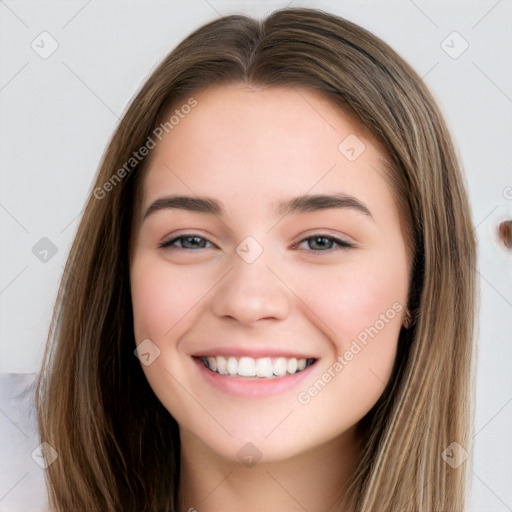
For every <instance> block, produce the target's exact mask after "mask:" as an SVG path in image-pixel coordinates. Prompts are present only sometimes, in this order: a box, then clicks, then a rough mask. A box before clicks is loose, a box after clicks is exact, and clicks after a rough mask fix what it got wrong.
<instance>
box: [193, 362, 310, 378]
mask: <svg viewBox="0 0 512 512" xmlns="http://www.w3.org/2000/svg"><path fill="white" fill-rule="evenodd" d="M198 359H199V360H200V361H201V362H202V363H203V365H204V366H205V367H206V368H207V369H208V370H210V371H212V372H215V373H217V374H219V375H224V376H230V377H249V378H261V379H275V378H277V377H284V376H285V375H287V374H289V375H293V374H295V373H299V372H301V371H302V370H304V369H306V368H307V367H308V366H311V365H312V364H313V363H314V362H315V359H297V358H295V357H262V358H258V359H254V358H252V357H224V356H213V357H199V358H198Z"/></svg>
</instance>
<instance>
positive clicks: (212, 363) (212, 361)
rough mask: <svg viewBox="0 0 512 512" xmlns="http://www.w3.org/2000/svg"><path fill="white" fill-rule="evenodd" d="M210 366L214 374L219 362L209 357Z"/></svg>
mask: <svg viewBox="0 0 512 512" xmlns="http://www.w3.org/2000/svg"><path fill="white" fill-rule="evenodd" d="M208 364H209V366H210V368H211V369H212V370H213V371H214V372H215V371H217V360H216V359H215V357H209V358H208Z"/></svg>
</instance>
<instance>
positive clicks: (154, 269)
mask: <svg viewBox="0 0 512 512" xmlns="http://www.w3.org/2000/svg"><path fill="white" fill-rule="evenodd" d="M170 270H171V267H170V265H169V264H168V263H167V264H166V262H165V260H163V259H161V260H158V259H156V258H151V257H147V256H144V255H141V256H138V257H136V258H135V259H134V261H133V264H132V268H131V272H130V282H131V294H132V304H133V316H134V333H135V339H136V340H137V341H139V340H141V339H144V338H150V339H151V340H153V341H155V343H157V344H159V341H163V340H164V339H166V338H167V337H168V336H170V331H171V330H173V329H177V331H176V332H178V331H180V330H182V329H183V327H182V326H181V323H183V325H185V323H186V322H184V320H185V319H186V316H187V313H188V312H189V311H190V310H191V309H192V308H193V306H194V304H196V303H197V302H198V300H200V297H201V296H202V295H203V294H204V290H203V288H204V286H200V284H199V283H200V280H199V279H197V276H196V277H195V278H194V279H192V276H190V275H189V274H188V273H187V271H186V270H183V271H181V269H180V270H178V271H176V269H174V271H172V272H171V271H170Z"/></svg>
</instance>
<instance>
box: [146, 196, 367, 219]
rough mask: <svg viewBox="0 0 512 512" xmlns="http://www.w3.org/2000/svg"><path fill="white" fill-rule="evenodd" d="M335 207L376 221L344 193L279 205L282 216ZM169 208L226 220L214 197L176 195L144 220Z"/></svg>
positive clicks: (162, 200) (160, 202) (152, 207)
mask: <svg viewBox="0 0 512 512" xmlns="http://www.w3.org/2000/svg"><path fill="white" fill-rule="evenodd" d="M332 208H342V209H350V210H354V211H356V212H359V213H362V214H364V215H365V216H367V217H368V218H370V219H371V220H372V221H373V220H374V219H373V216H372V214H371V212H370V210H369V209H368V207H367V206H366V205H365V204H364V203H362V202H361V201H359V199H357V198H355V197H354V196H350V195H347V194H343V193H336V194H314V195H303V196H298V197H293V198H291V199H287V200H285V201H279V202H278V203H277V204H276V208H275V211H276V213H277V214H278V215H281V216H285V215H292V214H300V213H308V212H315V211H320V210H329V209H332ZM168 209H178V210H187V211H191V212H199V213H206V214H210V215H215V216H217V217H224V216H225V213H226V209H225V207H224V205H223V204H222V202H220V201H218V200H217V199H213V198H211V197H200V196H182V195H173V196H167V197H161V198H160V199H156V200H155V201H154V202H153V203H151V205H150V206H149V208H148V209H147V210H146V213H144V216H143V217H142V220H143V221H144V220H145V219H146V218H147V217H148V216H149V215H151V214H153V213H155V212H157V211H161V210H168Z"/></svg>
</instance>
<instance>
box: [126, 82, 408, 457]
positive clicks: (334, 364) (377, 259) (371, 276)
mask: <svg viewBox="0 0 512 512" xmlns="http://www.w3.org/2000/svg"><path fill="white" fill-rule="evenodd" d="M194 98H195V100H196V101H197V104H196V105H195V106H194V107H193V108H180V105H178V106H176V109H178V110H179V115H178V113H176V116H177V117H176V119H179V120H178V122H176V119H174V121H173V122H172V125H171V124H169V125H168V126H167V131H168V133H165V131H163V134H164V136H163V137H162V140H161V141H158V140H157V139H156V138H155V140H156V141H157V145H156V147H155V148H154V149H152V150H151V151H152V154H151V162H150V165H149V167H148V168H147V174H146V175H145V177H144V181H143V197H144V198H143V203H142V209H141V211H140V212H139V220H138V222H137V223H136V224H135V227H134V236H133V240H132V254H131V270H130V274H131V276H130V277H131V293H132V302H133V313H134V332H135V340H136V343H137V345H139V348H138V351H139V358H140V359H141V364H142V368H143V370H144V373H145V375H146V377H147V379H148V381H149V384H150V385H151V387H152V389H153V391H154V392H155V394H156V395H157V397H158V398H159V400H160V401H161V402H162V404H163V405H164V406H165V407H166V408H167V410H168V411H169V412H170V413H171V414H172V416H173V417H174V418H175V419H176V420H177V422H178V423H179V425H180V434H181V439H182V444H183V443H186V444H189V445H194V446H200V447H201V449H202V450H203V452H204V453H207V452H208V453H210V454H215V455H216V456H220V457H222V458H224V459H230V460H233V461H237V460H239V461H241V462H244V461H245V462H247V461H249V460H251V461H254V462H256V460H258V459H259V458H260V457H261V461H262V462H264V461H267V462H271V461H277V460H284V459H285V458H289V457H292V456H295V455H298V454H300V453H304V452H307V451H309V450H314V449H315V448H319V447H320V446H325V444H326V443H332V442H336V440H340V439H342V438H343V437H344V436H345V438H348V437H347V436H350V435H352V434H351V433H353V432H354V431H355V429H354V427H355V425H356V424H357V422H358V421H359V420H360V419H361V418H362V417H363V416H364V415H365V414H366V413H367V412H368V411H369V410H370V409H371V408H372V406H373V405H374V404H375V403H376V401H377V399H378V398H379V396H380V395H381V393H382V391H383V390H384V387H385V385H386V383H387V382H388V380H389V378H390V375H391V371H392V367H393V362H394V359H395V354H396V347H397V339H398V335H399V332H400V329H401V326H402V322H403V318H404V313H405V306H406V304H407V291H408V286H409V270H410V260H409V258H408V256H407V251H406V247H405V244H404V237H403V233H402V230H401V223H400V218H399V214H398V210H397V206H396V204H395V201H394V199H393V194H392V191H391V190H390V188H389V186H388V184H387V182H386V181H385V178H384V171H383V166H382V160H381V159H382V158H383V156H384V155H383V153H382V151H381V149H380V148H379V146H378V143H377V141H376V140H375V139H374V138H373V137H372V136H371V135H370V134H369V133H367V131H365V130H364V129H363V127H361V126H360V125H359V124H358V123H356V122H355V121H354V119H352V118H351V117H349V116H348V115H347V114H345V113H344V112H342V111H341V110H340V109H339V108H338V107H336V106H334V105H333V104H332V103H331V102H330V101H329V100H328V99H326V98H325V97H324V96H322V95H321V94H320V93H318V92H315V91H311V90H306V89H294V88H286V87H279V88H270V89H266V90H258V89H254V88H252V87H248V86H245V85H239V84H236V85H229V86H218V87H213V88H210V89H207V90H204V91H202V92H200V93H198V94H196V95H194ZM191 101H192V102H193V100H191ZM192 102H191V103H187V99H185V100H184V101H183V105H185V104H192ZM173 112H175V111H173ZM171 114H172V113H170V114H169V117H170V115H171ZM170 126H172V129H169V127H170ZM177 196H186V197H187V199H178V198H177ZM324 196H329V197H324ZM301 369H302V370H301ZM248 443H251V444H248Z"/></svg>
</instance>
